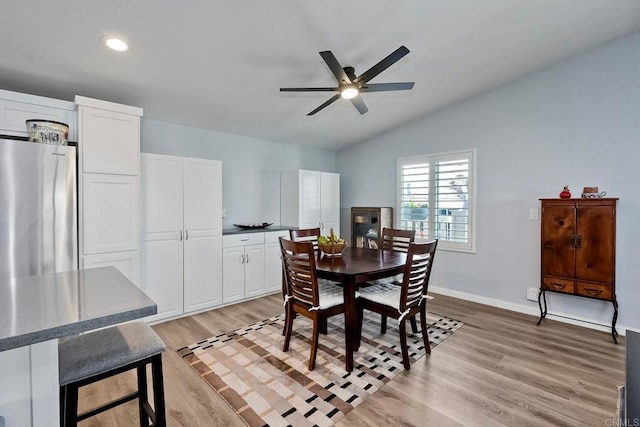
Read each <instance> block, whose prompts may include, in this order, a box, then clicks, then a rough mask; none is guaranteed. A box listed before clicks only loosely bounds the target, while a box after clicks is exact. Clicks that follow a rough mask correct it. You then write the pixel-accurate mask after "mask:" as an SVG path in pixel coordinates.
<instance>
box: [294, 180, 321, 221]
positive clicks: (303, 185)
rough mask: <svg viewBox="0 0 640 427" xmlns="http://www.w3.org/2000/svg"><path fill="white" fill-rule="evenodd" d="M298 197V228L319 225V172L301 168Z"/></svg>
mask: <svg viewBox="0 0 640 427" xmlns="http://www.w3.org/2000/svg"><path fill="white" fill-rule="evenodd" d="M299 179H300V181H299V188H298V191H299V193H298V197H299V200H300V212H299V215H300V221H299V224H298V227H299V228H315V227H319V226H320V220H321V216H320V190H321V174H320V172H317V171H306V170H301V171H300V175H299Z"/></svg>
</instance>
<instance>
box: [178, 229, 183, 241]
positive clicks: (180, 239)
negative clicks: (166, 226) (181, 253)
mask: <svg viewBox="0 0 640 427" xmlns="http://www.w3.org/2000/svg"><path fill="white" fill-rule="evenodd" d="M178 241H179V242H182V230H180V238H179V239H178Z"/></svg>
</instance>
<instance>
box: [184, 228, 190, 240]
mask: <svg viewBox="0 0 640 427" xmlns="http://www.w3.org/2000/svg"><path fill="white" fill-rule="evenodd" d="M184 240H189V230H184Z"/></svg>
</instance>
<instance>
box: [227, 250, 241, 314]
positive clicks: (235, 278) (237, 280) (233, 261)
mask: <svg viewBox="0 0 640 427" xmlns="http://www.w3.org/2000/svg"><path fill="white" fill-rule="evenodd" d="M222 272H223V273H222V283H223V295H222V301H223V302H224V303H225V304H227V303H229V302H234V301H239V300H241V299H243V298H244V246H236V247H232V248H224V249H223V250H222Z"/></svg>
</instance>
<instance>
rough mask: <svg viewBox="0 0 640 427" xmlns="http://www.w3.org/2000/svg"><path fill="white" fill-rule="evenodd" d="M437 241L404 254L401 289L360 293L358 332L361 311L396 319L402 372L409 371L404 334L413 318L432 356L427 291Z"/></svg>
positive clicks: (380, 287) (369, 289)
mask: <svg viewBox="0 0 640 427" xmlns="http://www.w3.org/2000/svg"><path fill="white" fill-rule="evenodd" d="M437 246H438V240H434V241H432V242H428V243H411V244H410V245H409V250H408V252H407V263H406V265H405V268H404V274H403V279H402V285H401V286H396V285H392V284H389V283H386V284H376V285H373V286H369V287H367V288H363V289H361V290H360V291H359V299H358V308H359V314H358V318H359V321H360V331H362V319H363V315H364V313H363V312H364V310H369V311H373V312H375V313H379V314H381V315H383V316H389V317H392V318H394V319H398V328H399V330H400V347H401V349H402V362H403V364H404V368H405V369H407V370H408V369H411V366H410V362H409V351H408V348H407V331H406V325H405V321H406V320H407V319H411V318H415V316H416V315H417V314H418V313H420V326H421V328H422V340H423V341H424V348H425V350H426V352H427V354H431V346H430V345H429V336H428V334H427V299H428V297H427V288H428V287H429V277H430V276H431V268H432V267H433V260H434V258H435V254H436V247H437Z"/></svg>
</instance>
